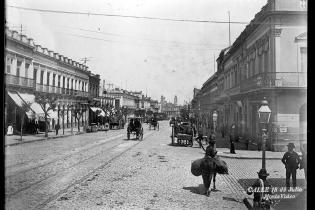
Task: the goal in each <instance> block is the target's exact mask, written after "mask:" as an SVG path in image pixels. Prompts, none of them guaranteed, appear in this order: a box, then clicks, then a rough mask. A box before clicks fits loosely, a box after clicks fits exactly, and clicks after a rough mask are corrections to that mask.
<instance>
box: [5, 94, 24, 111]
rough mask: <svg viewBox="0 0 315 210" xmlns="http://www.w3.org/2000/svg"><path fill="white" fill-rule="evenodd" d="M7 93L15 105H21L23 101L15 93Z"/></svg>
mask: <svg viewBox="0 0 315 210" xmlns="http://www.w3.org/2000/svg"><path fill="white" fill-rule="evenodd" d="M8 95H9V96H10V98H12V100H13V101H14V102H15V104H16V105H18V106H19V107H22V104H23V103H24V102H23V100H22V99H21V98H20V96H19V95H18V94H17V93H14V92H10V91H8Z"/></svg>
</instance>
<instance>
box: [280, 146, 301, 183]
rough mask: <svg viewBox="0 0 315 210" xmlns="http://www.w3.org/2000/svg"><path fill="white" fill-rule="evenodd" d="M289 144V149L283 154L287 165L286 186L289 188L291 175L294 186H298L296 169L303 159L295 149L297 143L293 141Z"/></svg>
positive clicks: (283, 160) (284, 162) (283, 161)
mask: <svg viewBox="0 0 315 210" xmlns="http://www.w3.org/2000/svg"><path fill="white" fill-rule="evenodd" d="M287 146H288V151H287V152H286V153H285V154H284V155H283V158H282V163H283V164H284V165H285V169H286V173H285V176H286V178H285V180H286V186H287V188H289V187H290V178H291V176H292V184H293V187H296V169H298V168H299V164H300V163H301V159H300V157H299V155H298V154H297V153H296V152H295V151H294V148H295V145H294V144H293V143H289V144H288V145H287Z"/></svg>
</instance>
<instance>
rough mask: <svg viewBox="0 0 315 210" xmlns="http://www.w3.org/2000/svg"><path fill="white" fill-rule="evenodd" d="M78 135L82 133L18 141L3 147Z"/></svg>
mask: <svg viewBox="0 0 315 210" xmlns="http://www.w3.org/2000/svg"><path fill="white" fill-rule="evenodd" d="M80 134H84V133H83V132H80V133H74V134H73V135H71V134H70V135H62V136H51V137H47V138H42V139H34V140H30V141H20V142H16V143H11V144H7V145H5V147H9V146H16V145H19V144H27V143H32V142H36V141H45V140H50V139H58V138H65V137H69V136H75V135H80Z"/></svg>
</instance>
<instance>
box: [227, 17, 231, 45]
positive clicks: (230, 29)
mask: <svg viewBox="0 0 315 210" xmlns="http://www.w3.org/2000/svg"><path fill="white" fill-rule="evenodd" d="M228 13H229V47H231V26H230V11H228Z"/></svg>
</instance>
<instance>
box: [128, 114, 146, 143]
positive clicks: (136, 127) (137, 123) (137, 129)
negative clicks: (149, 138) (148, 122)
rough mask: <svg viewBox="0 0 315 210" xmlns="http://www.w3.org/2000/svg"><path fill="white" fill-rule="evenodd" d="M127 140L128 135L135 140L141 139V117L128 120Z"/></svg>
mask: <svg viewBox="0 0 315 210" xmlns="http://www.w3.org/2000/svg"><path fill="white" fill-rule="evenodd" d="M128 121H129V123H128V127H127V138H128V140H129V139H130V135H131V134H133V135H135V136H136V138H137V139H140V140H142V139H143V127H142V124H141V117H130V118H128Z"/></svg>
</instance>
